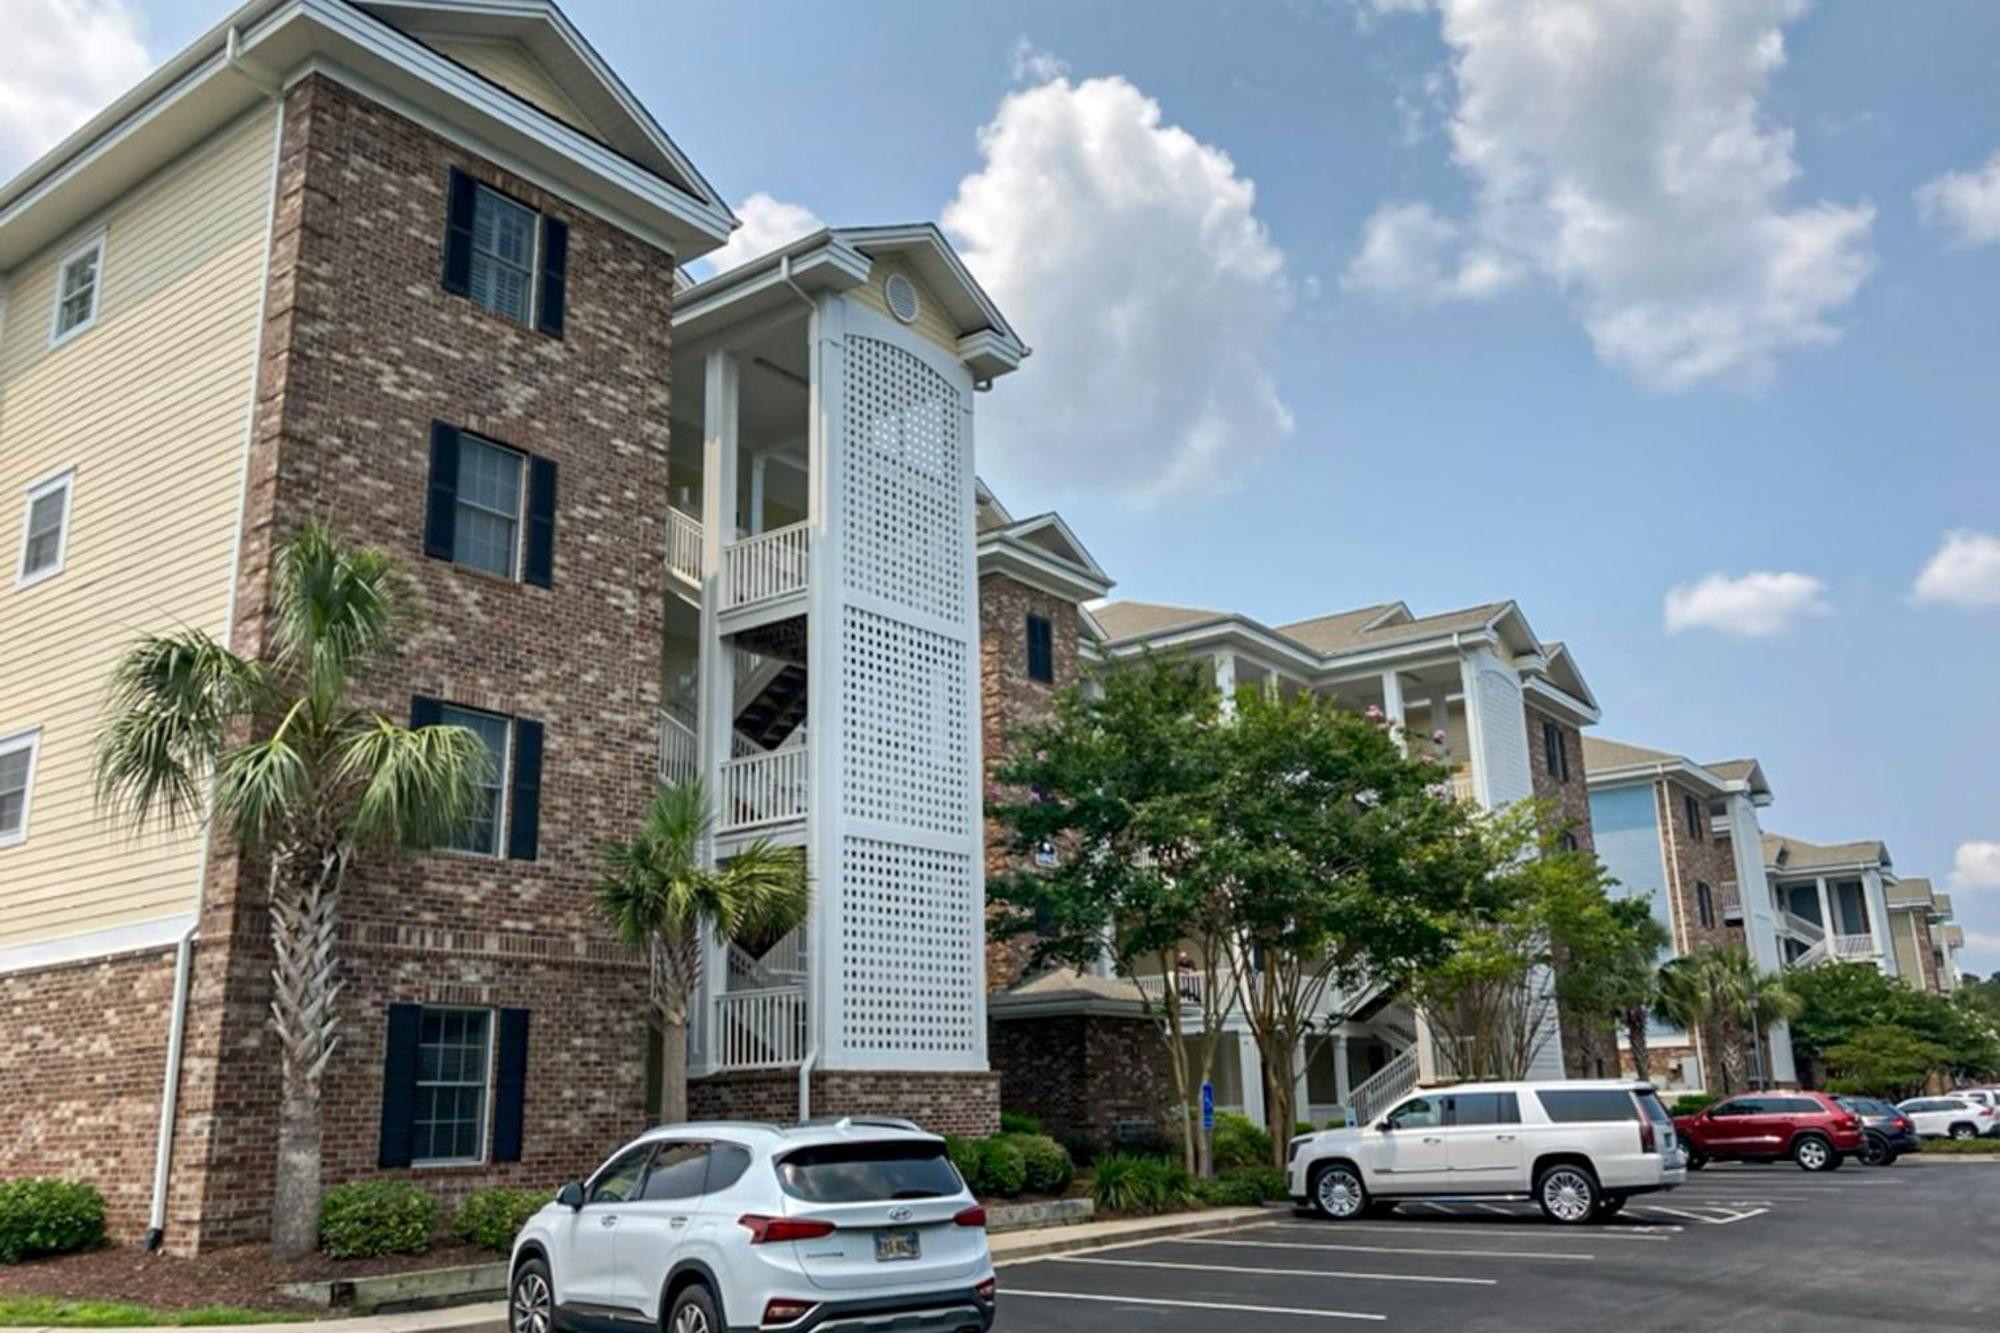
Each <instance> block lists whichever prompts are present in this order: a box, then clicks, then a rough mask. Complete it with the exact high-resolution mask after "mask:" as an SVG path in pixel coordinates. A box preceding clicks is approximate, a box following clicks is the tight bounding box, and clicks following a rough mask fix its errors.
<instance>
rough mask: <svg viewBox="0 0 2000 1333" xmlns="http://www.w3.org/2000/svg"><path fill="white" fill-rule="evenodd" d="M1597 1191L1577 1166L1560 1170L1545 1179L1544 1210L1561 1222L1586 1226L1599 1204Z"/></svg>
mask: <svg viewBox="0 0 2000 1333" xmlns="http://www.w3.org/2000/svg"><path fill="white" fill-rule="evenodd" d="M1596 1196H1597V1187H1596V1186H1595V1185H1594V1184H1593V1183H1592V1182H1591V1179H1590V1177H1589V1176H1587V1175H1585V1174H1584V1173H1583V1172H1582V1171H1580V1170H1578V1169H1577V1168H1576V1167H1573V1166H1559V1167H1557V1168H1555V1169H1554V1170H1553V1171H1551V1172H1549V1173H1548V1174H1547V1175H1545V1176H1543V1177H1542V1208H1543V1209H1544V1210H1545V1211H1546V1212H1547V1213H1548V1215H1549V1216H1550V1217H1553V1218H1554V1219H1555V1220H1556V1221H1558V1222H1582V1221H1585V1220H1586V1219H1588V1218H1589V1216H1590V1215H1591V1213H1592V1212H1593V1211H1594V1210H1595V1208H1596V1204H1597V1197H1596Z"/></svg>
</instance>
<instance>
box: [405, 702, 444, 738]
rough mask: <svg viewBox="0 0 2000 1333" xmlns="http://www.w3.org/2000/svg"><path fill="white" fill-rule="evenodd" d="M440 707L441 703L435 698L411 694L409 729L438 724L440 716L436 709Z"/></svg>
mask: <svg viewBox="0 0 2000 1333" xmlns="http://www.w3.org/2000/svg"><path fill="white" fill-rule="evenodd" d="M440 707H442V705H441V704H439V703H438V701H437V700H435V699H431V698H428V697H426V696H424V695H421V694H413V695H411V696H410V730H412V731H415V730H416V729H417V728H418V727H435V726H436V725H437V724H438V718H439V717H441V716H442V714H441V713H439V711H438V709H439V708H440Z"/></svg>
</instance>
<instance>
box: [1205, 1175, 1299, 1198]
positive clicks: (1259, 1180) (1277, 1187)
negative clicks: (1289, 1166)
mask: <svg viewBox="0 0 2000 1333" xmlns="http://www.w3.org/2000/svg"><path fill="white" fill-rule="evenodd" d="M1217 1178H1218V1179H1220V1180H1244V1181H1249V1182H1250V1183H1251V1184H1253V1185H1255V1186H1256V1187H1257V1200H1256V1201H1257V1202H1258V1203H1276V1202H1279V1201H1281V1200H1284V1199H1289V1198H1290V1197H1291V1194H1292V1186H1291V1181H1290V1180H1289V1179H1287V1178H1286V1176H1285V1168H1283V1167H1281V1166H1245V1167H1238V1168H1237V1169H1236V1170H1234V1171H1225V1172H1223V1173H1222V1175H1221V1176H1219V1177H1217Z"/></svg>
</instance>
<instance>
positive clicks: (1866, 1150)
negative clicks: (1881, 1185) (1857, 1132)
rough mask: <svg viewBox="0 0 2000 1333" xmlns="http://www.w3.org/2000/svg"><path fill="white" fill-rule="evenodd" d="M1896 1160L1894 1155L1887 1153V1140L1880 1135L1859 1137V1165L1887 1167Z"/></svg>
mask: <svg viewBox="0 0 2000 1333" xmlns="http://www.w3.org/2000/svg"><path fill="white" fill-rule="evenodd" d="M1895 1160H1896V1154H1895V1153H1893V1152H1890V1151H1889V1140H1887V1139H1885V1138H1883V1137H1882V1136H1881V1135H1880V1134H1863V1135H1862V1136H1861V1164H1862V1165H1863V1166H1888V1165H1889V1164H1890V1163H1892V1162H1894V1161H1895Z"/></svg>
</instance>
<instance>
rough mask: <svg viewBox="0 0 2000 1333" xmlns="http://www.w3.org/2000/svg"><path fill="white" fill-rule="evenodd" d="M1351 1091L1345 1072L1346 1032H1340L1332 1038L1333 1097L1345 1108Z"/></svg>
mask: <svg viewBox="0 0 2000 1333" xmlns="http://www.w3.org/2000/svg"><path fill="white" fill-rule="evenodd" d="M1353 1091H1354V1089H1353V1087H1352V1086H1351V1085H1350V1084H1349V1082H1348V1073H1347V1034H1346V1033H1345V1032H1342V1033H1338V1034H1336V1035H1335V1036H1334V1039H1333V1099H1334V1100H1335V1101H1337V1102H1339V1103H1340V1105H1341V1108H1342V1109H1343V1110H1345V1109H1346V1107H1347V1105H1348V1101H1347V1099H1348V1097H1349V1096H1350V1095H1351V1094H1352V1093H1353Z"/></svg>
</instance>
